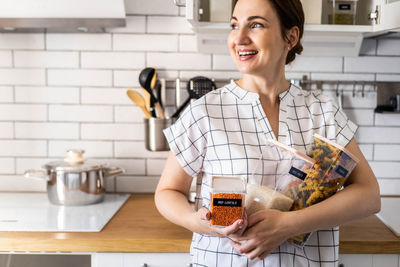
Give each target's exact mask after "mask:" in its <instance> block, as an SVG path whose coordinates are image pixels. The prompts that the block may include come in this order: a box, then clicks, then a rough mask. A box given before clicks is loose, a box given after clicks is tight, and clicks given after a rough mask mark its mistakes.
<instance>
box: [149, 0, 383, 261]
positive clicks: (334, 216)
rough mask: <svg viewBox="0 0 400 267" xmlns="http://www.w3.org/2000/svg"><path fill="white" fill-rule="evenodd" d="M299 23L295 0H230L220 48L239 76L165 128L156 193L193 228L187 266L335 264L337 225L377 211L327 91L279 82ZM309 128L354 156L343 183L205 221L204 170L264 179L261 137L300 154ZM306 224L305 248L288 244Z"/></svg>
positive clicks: (171, 214)
mask: <svg viewBox="0 0 400 267" xmlns="http://www.w3.org/2000/svg"><path fill="white" fill-rule="evenodd" d="M303 24H304V14H303V10H302V6H301V3H300V0H239V1H237V3H236V5H235V7H234V10H233V13H232V19H231V25H232V30H231V33H230V35H229V37H228V47H229V50H230V53H231V56H232V58H233V60H234V62H235V64H236V66H237V68H238V70H239V71H240V72H241V73H242V78H241V79H239V80H238V81H234V82H231V83H230V84H227V85H225V86H223V87H222V88H219V89H216V90H213V91H212V92H210V93H208V94H206V95H204V96H203V97H202V98H200V99H198V100H196V101H195V102H193V103H192V104H191V105H190V106H189V107H188V108H187V109H186V110H185V111H184V112H183V113H182V115H181V117H180V118H179V119H178V120H177V122H176V123H175V124H174V125H172V126H171V127H169V128H167V129H165V130H164V134H165V136H166V138H167V140H168V143H169V146H170V149H171V152H170V154H169V157H168V160H167V163H166V165H165V168H164V171H163V173H162V175H161V179H160V182H159V184H158V187H157V190H156V194H155V201H156V205H157V208H158V209H159V211H160V212H161V213H162V214H163V215H164V216H165V217H166V218H167V219H169V220H170V221H172V222H174V223H176V224H178V225H181V226H183V227H185V228H187V229H189V230H191V231H193V232H194V235H193V241H192V246H191V255H192V262H193V265H194V266H208V267H211V266H235V267H242V266H246V267H248V266H257V267H258V266H259V267H261V266H262V267H266V266H268V267H275V266H279V267H292V266H311V267H314V266H315V267H317V266H331V267H336V266H337V265H338V257H339V255H338V252H339V250H338V246H339V231H338V227H337V226H338V225H340V224H343V223H346V222H348V221H350V220H354V219H358V218H362V217H365V216H368V215H370V214H373V213H375V212H377V211H379V209H380V198H379V187H378V184H377V181H376V178H375V175H374V174H373V172H372V170H371V168H370V167H369V165H368V162H367V161H366V160H365V158H364V156H363V155H362V153H361V152H360V149H359V148H358V145H357V143H356V141H355V140H354V134H355V132H356V130H357V126H356V125H355V124H354V123H353V122H352V121H350V120H349V119H348V118H347V116H346V114H345V113H344V112H343V110H342V109H341V108H340V107H338V105H337V104H336V103H335V102H334V101H333V100H332V99H330V98H329V97H327V96H325V95H323V94H321V92H319V91H313V92H310V91H305V90H302V89H301V88H299V87H297V86H295V85H293V84H290V83H289V82H288V81H287V80H286V77H285V65H286V64H288V63H290V62H292V61H293V60H294V59H295V57H296V54H300V53H301V51H302V46H301V37H302V35H303ZM314 134H319V135H321V136H323V137H325V138H327V139H329V140H330V141H333V142H335V143H337V144H339V145H340V146H342V147H346V149H347V150H349V151H350V152H351V153H352V154H354V155H355V156H356V157H357V158H359V159H360V162H359V163H358V165H357V166H356V168H355V169H354V170H353V172H352V173H351V175H350V176H349V178H348V184H347V185H346V186H345V188H344V189H343V190H341V191H340V192H339V193H338V194H335V195H334V196H332V197H330V198H328V199H326V200H324V201H322V202H320V203H318V204H315V205H312V206H310V207H307V208H304V209H302V210H296V211H290V212H281V211H278V210H273V209H265V210H261V211H258V212H255V213H253V214H250V215H249V214H247V213H244V215H243V217H242V218H241V219H238V220H236V221H235V222H233V224H231V225H229V226H226V227H211V226H210V222H211V219H212V218H211V217H212V216H213V215H212V214H211V213H210V208H211V204H212V203H211V199H210V190H211V187H212V186H211V185H212V183H211V181H212V179H213V177H215V176H230V177H236V178H237V179H240V178H245V179H247V180H248V179H249V177H251V176H252V175H259V176H260V177H263V178H265V179H261V181H260V184H259V185H261V186H268V183H269V182H271V181H270V179H268V176H266V175H265V171H264V170H263V171H262V172H260V171H259V173H255V170H258V169H257V165H258V162H259V160H260V158H261V157H260V155H261V154H262V152H261V151H263V150H265V149H268V148H266V146H267V143H268V141H269V140H270V139H273V140H278V141H279V142H280V143H283V144H285V145H287V146H290V147H293V148H294V149H296V150H298V151H299V152H301V153H303V154H307V153H308V152H310V150H311V148H312V144H313V135H314ZM262 160H263V166H271V165H268V163H269V162H268V160H266V159H262ZM266 171H268V174H269V173H270V172H274V171H275V169H274V168H270V169H268V170H266ZM275 174H276V173H275ZM199 175H201V176H202V183H201V191H200V196H199V198H200V199H201V200H202V206H203V207H202V208H201V209H199V210H198V211H195V210H193V208H192V207H191V206H190V205H189V204H188V202H187V198H186V196H187V195H188V193H189V190H190V186H191V182H192V180H193V178H194V177H197V176H199ZM273 175H274V173H273ZM269 177H270V176H269ZM307 232H314V233H313V234H312V235H311V237H310V238H309V239H308V241H307V242H306V243H305V245H304V247H297V246H295V245H293V244H291V243H289V242H287V240H288V239H289V238H291V237H293V236H296V235H298V234H301V233H307ZM232 240H235V241H232Z"/></svg>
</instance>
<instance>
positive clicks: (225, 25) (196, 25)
mask: <svg viewBox="0 0 400 267" xmlns="http://www.w3.org/2000/svg"><path fill="white" fill-rule="evenodd" d="M176 1H177V0H175V2H176ZM200 1H201V0H186V3H185V6H186V19H187V20H188V21H189V22H190V24H191V26H192V29H193V31H194V32H195V33H196V37H197V49H198V51H199V52H205V53H210V52H212V53H227V52H228V50H227V45H226V37H227V35H228V34H229V31H230V26H229V22H205V21H199V16H200V15H199V12H200V13H201V9H200ZM375 1H376V3H377V6H376V7H377V8H376V10H375V12H371V13H372V16H374V15H376V16H377V19H376V22H375V23H373V24H374V25H328V24H320V25H317V24H309V25H305V29H304V38H303V46H304V51H303V54H304V55H310V56H320V55H324V56H326V55H330V56H358V55H359V53H360V48H361V43H362V40H363V39H364V38H365V37H372V36H377V35H382V34H385V33H387V32H389V31H391V30H399V29H400V16H399V15H398V14H400V1H398V0H395V1H394V0H375ZM227 11H229V8H227ZM365 16H369V14H365Z"/></svg>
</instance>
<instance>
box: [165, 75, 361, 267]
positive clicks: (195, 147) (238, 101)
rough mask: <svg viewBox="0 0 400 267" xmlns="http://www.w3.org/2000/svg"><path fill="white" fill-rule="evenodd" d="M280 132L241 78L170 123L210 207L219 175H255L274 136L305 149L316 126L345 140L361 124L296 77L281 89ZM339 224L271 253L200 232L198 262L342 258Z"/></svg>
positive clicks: (308, 262) (194, 250)
mask: <svg viewBox="0 0 400 267" xmlns="http://www.w3.org/2000/svg"><path fill="white" fill-rule="evenodd" d="M279 98H280V107H279V108H280V110H279V136H278V138H276V137H275V135H274V133H273V131H272V129H271V126H270V124H269V122H268V119H267V116H266V115H265V113H264V110H263V109H262V107H261V103H260V100H259V95H258V94H257V93H253V92H249V91H246V90H244V89H242V88H240V87H239V86H238V85H237V84H236V83H235V82H232V83H230V84H228V85H225V86H224V87H222V88H219V89H217V90H214V91H212V92H210V93H208V94H207V95H205V96H203V97H202V98H200V99H198V100H196V101H195V102H193V103H192V104H191V105H190V106H189V107H188V108H187V109H186V110H185V111H184V112H183V113H182V115H181V117H180V118H179V119H178V120H177V121H176V123H175V124H174V125H172V126H171V127H169V128H167V129H165V130H164V134H165V136H166V138H167V140H168V142H169V145H170V149H171V151H172V152H173V153H174V154H175V156H176V158H177V160H178V162H179V163H180V165H181V166H182V168H183V169H184V170H185V171H186V172H187V173H188V174H189V175H190V176H192V177H196V176H197V175H198V174H200V173H202V175H203V178H202V182H201V196H200V198H201V199H202V205H203V207H206V208H208V209H209V208H210V182H211V177H212V176H217V175H218V176H240V177H249V176H251V175H253V174H254V170H256V166H257V162H258V161H259V159H260V155H261V149H262V148H263V147H265V145H266V143H267V140H268V139H271V138H272V139H275V140H278V141H279V142H281V143H284V144H286V145H289V146H291V147H293V148H295V149H297V150H299V151H300V152H302V153H307V152H308V151H310V150H311V146H312V145H313V134H314V133H317V134H319V135H322V136H324V137H326V138H328V139H330V140H332V141H334V142H336V143H338V144H339V145H341V146H346V145H347V144H348V142H349V141H350V140H351V139H352V138H353V136H354V134H355V132H356V129H357V126H356V125H355V124H354V123H353V122H351V121H350V120H349V119H348V118H347V116H346V115H345V113H344V112H343V110H341V109H340V108H339V107H338V106H337V104H336V103H335V102H334V101H332V100H331V99H329V98H328V97H326V96H324V95H322V94H321V92H320V91H305V90H302V89H301V88H299V87H297V86H295V85H293V84H292V85H291V86H290V88H289V89H288V90H286V91H284V92H282V93H281V94H280V95H279ZM338 251H339V228H338V227H334V228H332V229H326V230H319V231H316V232H314V233H313V234H312V235H311V237H310V238H309V239H308V241H307V242H306V244H305V245H304V247H298V246H295V245H292V244H290V243H289V242H284V243H283V244H281V245H280V246H279V247H277V248H276V249H275V250H274V251H273V252H272V253H271V254H270V255H269V256H268V257H267V258H265V259H264V260H261V261H260V260H252V261H251V260H249V259H248V258H247V257H246V256H244V255H241V254H239V253H238V252H237V251H235V250H234V249H233V248H232V246H231V245H230V240H229V239H228V238H219V237H215V236H209V235H203V234H198V233H194V234H193V240H192V245H191V250H190V253H191V257H192V262H193V266H208V267H211V266H223V267H225V266H235V267H240V266H268V267H270V266H281V267H292V266H296V267H300V266H308V267H309V266H326V267H327V266H337V265H338Z"/></svg>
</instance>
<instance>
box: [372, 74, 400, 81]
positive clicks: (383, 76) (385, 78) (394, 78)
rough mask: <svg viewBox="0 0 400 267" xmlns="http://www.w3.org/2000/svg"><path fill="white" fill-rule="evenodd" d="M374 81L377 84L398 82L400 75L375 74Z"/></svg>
mask: <svg viewBox="0 0 400 267" xmlns="http://www.w3.org/2000/svg"><path fill="white" fill-rule="evenodd" d="M376 81H378V82H399V81H400V74H380V73H378V74H376Z"/></svg>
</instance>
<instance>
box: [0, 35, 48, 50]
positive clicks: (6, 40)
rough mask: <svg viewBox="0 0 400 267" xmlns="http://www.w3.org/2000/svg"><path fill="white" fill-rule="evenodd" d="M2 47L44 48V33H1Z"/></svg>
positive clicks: (0, 42)
mask: <svg viewBox="0 0 400 267" xmlns="http://www.w3.org/2000/svg"><path fill="white" fill-rule="evenodd" d="M0 49H14V50H18V49H44V34H43V33H0Z"/></svg>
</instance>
